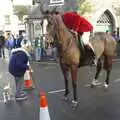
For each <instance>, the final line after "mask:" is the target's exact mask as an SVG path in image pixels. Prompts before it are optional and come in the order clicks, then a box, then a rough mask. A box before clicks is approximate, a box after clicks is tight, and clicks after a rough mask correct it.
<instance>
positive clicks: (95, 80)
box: [91, 58, 102, 87]
mask: <svg viewBox="0 0 120 120" xmlns="http://www.w3.org/2000/svg"><path fill="white" fill-rule="evenodd" d="M101 68H102V62H101V58H99V59H98V61H97V67H96V74H95V78H94V79H93V81H92V84H91V87H94V86H96V85H97V79H98V77H99V75H100V71H101Z"/></svg>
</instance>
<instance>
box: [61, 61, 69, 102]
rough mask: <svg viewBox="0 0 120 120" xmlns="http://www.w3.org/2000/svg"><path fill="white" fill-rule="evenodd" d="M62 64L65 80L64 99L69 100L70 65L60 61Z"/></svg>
mask: <svg viewBox="0 0 120 120" xmlns="http://www.w3.org/2000/svg"><path fill="white" fill-rule="evenodd" d="M60 66H61V70H62V73H63V76H64V82H65V94H64V96H65V98H64V100H65V101H67V100H68V94H69V87H68V70H69V69H68V67H67V66H66V65H64V64H62V63H60Z"/></svg>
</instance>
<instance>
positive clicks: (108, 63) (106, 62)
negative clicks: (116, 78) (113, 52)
mask: <svg viewBox="0 0 120 120" xmlns="http://www.w3.org/2000/svg"><path fill="white" fill-rule="evenodd" d="M104 69H105V70H106V72H107V75H106V80H105V84H104V87H105V88H106V89H107V88H108V84H109V77H110V73H111V69H112V57H111V56H105V57H104Z"/></svg>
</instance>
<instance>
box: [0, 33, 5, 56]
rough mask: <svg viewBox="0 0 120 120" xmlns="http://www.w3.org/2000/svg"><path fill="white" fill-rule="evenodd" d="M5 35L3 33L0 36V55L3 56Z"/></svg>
mask: <svg viewBox="0 0 120 120" xmlns="http://www.w3.org/2000/svg"><path fill="white" fill-rule="evenodd" d="M4 47H5V37H4V36H3V35H1V36H0V57H3V58H5V51H4Z"/></svg>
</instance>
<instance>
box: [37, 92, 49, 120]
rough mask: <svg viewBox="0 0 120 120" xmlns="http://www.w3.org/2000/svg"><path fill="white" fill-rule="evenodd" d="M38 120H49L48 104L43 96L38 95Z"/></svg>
mask: <svg viewBox="0 0 120 120" xmlns="http://www.w3.org/2000/svg"><path fill="white" fill-rule="evenodd" d="M39 120H50V115H49V111H48V104H47V100H46V97H45V94H44V93H42V94H40V115H39Z"/></svg>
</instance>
